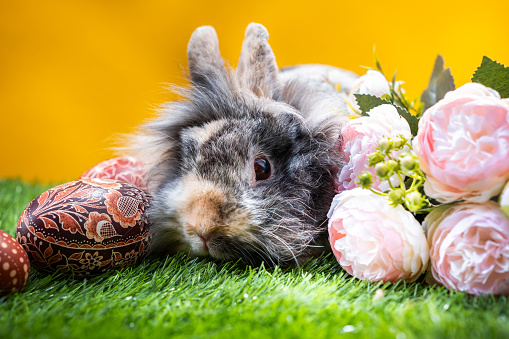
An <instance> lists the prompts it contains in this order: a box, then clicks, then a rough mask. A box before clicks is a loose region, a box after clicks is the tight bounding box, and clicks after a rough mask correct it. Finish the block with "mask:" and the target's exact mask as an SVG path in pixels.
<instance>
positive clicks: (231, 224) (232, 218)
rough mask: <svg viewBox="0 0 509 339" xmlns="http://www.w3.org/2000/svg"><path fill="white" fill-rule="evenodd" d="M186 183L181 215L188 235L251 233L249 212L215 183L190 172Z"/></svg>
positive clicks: (242, 234)
mask: <svg viewBox="0 0 509 339" xmlns="http://www.w3.org/2000/svg"><path fill="white" fill-rule="evenodd" d="M183 183H184V195H185V198H184V199H183V201H184V204H183V205H182V206H181V208H179V211H178V213H179V215H180V218H181V221H182V222H183V224H184V229H185V232H186V234H187V235H189V236H191V237H198V236H200V235H201V236H205V237H206V236H208V235H210V236H212V237H216V236H233V235H235V236H239V237H244V238H251V237H250V236H249V231H248V226H247V225H249V214H248V212H246V211H242V210H238V209H237V208H232V206H234V204H235V202H234V201H231V198H229V197H227V195H226V194H225V193H224V191H223V190H222V189H221V188H219V187H217V186H215V185H214V184H212V183H210V182H208V181H205V180H201V179H199V178H196V177H195V176H192V175H188V176H187V177H185V178H184V180H183Z"/></svg>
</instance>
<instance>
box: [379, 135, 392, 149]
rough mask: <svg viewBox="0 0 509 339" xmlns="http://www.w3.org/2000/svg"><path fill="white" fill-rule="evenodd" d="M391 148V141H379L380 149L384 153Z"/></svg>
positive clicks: (384, 139)
mask: <svg viewBox="0 0 509 339" xmlns="http://www.w3.org/2000/svg"><path fill="white" fill-rule="evenodd" d="M389 146H390V143H389V139H387V138H382V139H380V141H378V149H379V150H380V151H382V152H384V151H385V150H387V149H388V148H389Z"/></svg>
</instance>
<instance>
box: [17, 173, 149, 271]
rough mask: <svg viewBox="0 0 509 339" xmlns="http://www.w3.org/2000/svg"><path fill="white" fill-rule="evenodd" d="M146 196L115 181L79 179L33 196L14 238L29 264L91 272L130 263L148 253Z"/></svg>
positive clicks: (128, 185)
mask: <svg viewBox="0 0 509 339" xmlns="http://www.w3.org/2000/svg"><path fill="white" fill-rule="evenodd" d="M148 207H149V198H148V196H147V194H146V193H145V192H144V191H142V190H141V189H139V188H138V187H136V186H134V185H131V184H128V183H125V182H121V181H116V180H106V179H80V180H77V181H72V182H68V183H65V184H63V185H60V186H56V187H54V188H52V189H49V190H48V191H46V192H44V193H42V194H41V195H39V196H38V197H37V198H35V199H34V200H33V201H32V202H31V203H30V204H29V205H28V206H27V207H26V209H25V210H24V211H23V213H22V215H21V217H20V218H19V221H18V227H17V230H16V238H17V240H18V242H19V243H20V244H21V245H22V246H23V248H24V249H25V250H26V252H27V253H28V255H29V257H30V260H31V262H32V264H33V265H34V266H37V267H40V268H43V269H45V270H49V271H57V270H58V271H63V272H71V273H73V274H74V275H77V276H94V275H99V274H102V273H104V272H107V271H110V270H113V269H116V268H120V267H123V266H126V265H129V264H131V263H133V262H134V261H135V260H136V259H139V258H141V257H143V256H144V255H145V254H146V252H147V247H148V241H149V222H148V219H147V213H146V212H147V209H148Z"/></svg>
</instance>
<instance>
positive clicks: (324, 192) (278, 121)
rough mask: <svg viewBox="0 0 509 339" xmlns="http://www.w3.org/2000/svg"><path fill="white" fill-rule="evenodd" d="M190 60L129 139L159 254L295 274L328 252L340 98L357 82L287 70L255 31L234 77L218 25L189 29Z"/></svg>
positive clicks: (316, 71) (343, 74) (320, 70)
mask: <svg viewBox="0 0 509 339" xmlns="http://www.w3.org/2000/svg"><path fill="white" fill-rule="evenodd" d="M187 54H188V60H189V74H190V83H191V84H190V87H189V88H179V89H177V91H178V92H179V94H180V95H181V96H182V98H181V99H180V100H177V101H174V102H170V103H167V104H165V105H164V107H163V108H162V109H161V110H160V114H159V115H158V116H157V117H156V118H155V119H153V120H151V121H149V122H147V123H145V124H144V125H143V126H142V127H141V129H140V130H139V131H138V132H137V133H136V135H134V136H133V139H132V140H133V141H132V143H133V147H132V153H131V154H132V155H134V156H136V157H138V158H139V159H140V160H142V161H143V162H144V163H145V164H146V166H147V167H148V175H147V182H148V190H149V192H150V194H151V196H152V198H153V202H152V207H151V208H150V211H149V217H150V219H151V221H152V226H151V230H152V231H151V232H152V240H151V245H150V249H151V251H152V253H168V254H173V253H176V252H179V251H184V252H187V253H188V254H190V255H191V256H203V255H208V256H210V257H212V258H215V259H220V260H234V261H237V260H239V259H240V260H243V261H244V262H246V263H247V264H250V265H260V264H261V263H262V262H263V263H264V264H266V265H269V266H275V265H281V266H294V265H301V264H302V263H304V262H305V261H306V260H308V259H309V258H312V257H314V256H317V255H319V254H320V253H322V252H324V251H325V252H326V251H330V246H329V245H328V232H327V216H326V215H327V212H328V209H329V205H330V203H331V201H332V199H333V196H334V187H333V186H334V185H333V180H334V176H335V175H336V173H337V171H338V170H340V168H341V166H342V162H343V159H342V155H341V154H340V152H339V151H338V149H340V147H339V146H338V145H340V143H341V135H340V132H341V128H342V126H343V125H344V124H345V122H346V120H347V117H346V114H345V113H344V112H347V110H348V108H347V106H346V103H345V97H346V96H345V93H344V91H346V90H348V89H349V88H351V86H352V84H353V82H354V81H355V79H356V78H357V75H356V74H354V73H352V72H349V71H345V70H342V69H339V68H335V67H332V66H325V65H303V66H294V67H287V68H284V69H282V70H279V69H278V67H277V64H276V60H275V56H274V53H273V51H272V49H271V47H270V45H269V44H268V32H267V30H266V29H265V27H263V26H262V25H260V24H256V23H251V24H249V25H248V27H247V29H246V33H245V39H244V41H243V45H242V50H241V54H240V58H239V61H238V66H237V68H236V70H234V69H232V68H231V67H226V66H225V62H224V60H223V59H222V57H221V55H220V53H219V45H218V38H217V34H216V32H215V30H214V29H213V28H212V27H210V26H203V27H199V28H197V29H196V30H195V31H194V32H193V34H192V36H191V39H190V41H189V45H188V49H187ZM336 84H340V86H341V88H342V90H343V92H339V91H338V90H337V89H336Z"/></svg>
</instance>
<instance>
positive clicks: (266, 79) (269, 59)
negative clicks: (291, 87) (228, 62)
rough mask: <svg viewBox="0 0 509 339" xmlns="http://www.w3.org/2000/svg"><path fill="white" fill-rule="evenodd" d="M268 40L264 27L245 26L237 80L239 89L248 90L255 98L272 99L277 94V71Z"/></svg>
mask: <svg viewBox="0 0 509 339" xmlns="http://www.w3.org/2000/svg"><path fill="white" fill-rule="evenodd" d="M268 40H269V33H268V32H267V29H266V28H265V27H263V26H262V25H260V24H256V23H251V24H249V26H247V29H246V36H245V38H244V42H243V44H242V51H241V52H240V58H239V64H238V66H237V79H238V81H239V84H240V86H241V87H243V88H248V89H250V90H251V91H253V92H254V93H255V94H256V95H257V96H259V97H261V96H263V97H268V98H272V97H274V96H275V95H276V94H277V93H278V92H279V86H280V85H279V79H278V72H279V70H278V67H277V64H276V57H275V56H274V52H272V49H271V48H270V45H269V43H268V42H267V41H268Z"/></svg>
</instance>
